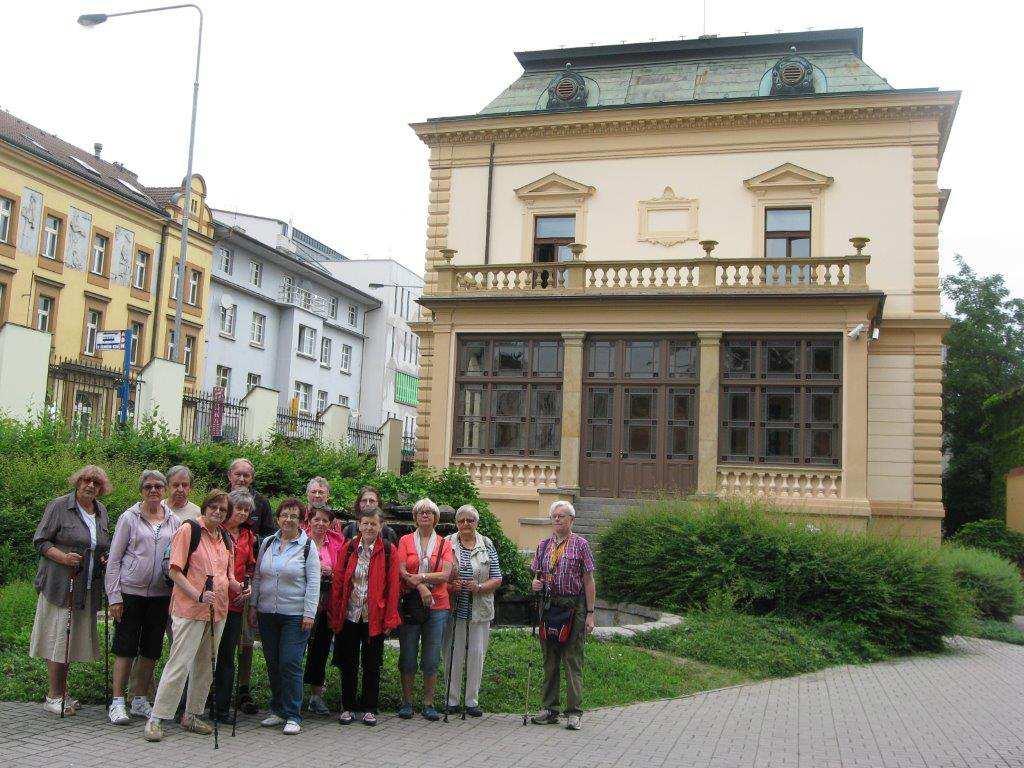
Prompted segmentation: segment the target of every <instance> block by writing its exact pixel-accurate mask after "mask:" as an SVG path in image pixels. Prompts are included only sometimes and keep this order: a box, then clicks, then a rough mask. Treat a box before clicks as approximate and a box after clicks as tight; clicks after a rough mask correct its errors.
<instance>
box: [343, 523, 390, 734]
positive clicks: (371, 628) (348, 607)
mask: <svg viewBox="0 0 1024 768" xmlns="http://www.w3.org/2000/svg"><path fill="white" fill-rule="evenodd" d="M382 525H383V522H382V520H381V514H380V510H379V509H377V508H376V507H374V508H372V509H368V510H366V511H365V512H363V513H362V515H361V516H360V518H359V538H357V539H352V541H349V542H346V543H345V548H344V550H343V551H342V552H341V554H340V555H339V561H338V565H337V567H336V568H335V572H336V573H337V576H336V578H335V580H334V583H333V585H332V589H331V594H330V601H329V605H328V612H329V616H330V624H331V629H332V630H333V631H334V632H335V633H336V634H337V639H336V640H335V641H334V665H335V666H336V667H339V668H340V669H341V710H342V711H341V714H340V715H339V716H338V722H339V723H341V724H342V725H348V724H349V723H351V722H353V721H354V720H355V715H354V714H353V713H354V712H362V713H363V725H370V726H373V725H376V724H377V704H378V700H379V698H380V668H381V663H382V661H383V660H384V637H385V636H386V635H387V633H388V632H390V631H391V630H393V629H395V628H397V627H398V626H399V625H400V624H401V623H402V619H401V617H399V615H398V558H397V557H396V556H395V553H394V551H393V550H394V547H393V546H392V545H391V544H390V543H389V542H388V541H385V540H384V538H383V537H382V536H381V535H380V531H381V527H382ZM360 667H361V668H362V672H363V691H362V695H361V696H358V697H357V696H356V685H357V682H358V680H359V670H360Z"/></svg>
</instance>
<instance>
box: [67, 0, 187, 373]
mask: <svg viewBox="0 0 1024 768" xmlns="http://www.w3.org/2000/svg"><path fill="white" fill-rule="evenodd" d="M179 8H194V9H195V11H196V13H198V14H199V37H198V41H197V43H196V75H195V82H194V83H193V85H192V121H191V124H190V125H189V132H188V166H187V170H186V171H185V200H184V202H183V204H182V211H181V253H180V255H179V257H178V297H177V303H176V306H175V309H174V359H175V361H178V360H181V359H182V355H183V352H182V350H183V349H184V347H185V345H184V344H183V343H182V340H181V312H182V308H183V302H184V300H185V257H186V255H187V254H188V220H189V217H190V216H191V215H192V151H193V148H194V147H195V143H196V107H197V106H198V103H199V59H200V56H201V55H202V52H203V10H202V9H201V8H200V7H199V6H198V5H194V4H192V3H185V4H183V5H164V6H161V7H159V8H143V9H141V10H138V11H121V12H120V13H87V14H84V15H82V16H79V17H78V23H79V24H81V25H82V26H83V27H85V28H87V29H88V28H91V27H95V26H98V25H100V24H102V23H103V22H105V21H107V20H108V19H113V18H115V17H117V16H137V15H139V14H141V13H157V12H159V11H175V10H178V9H179ZM161 258H163V254H161Z"/></svg>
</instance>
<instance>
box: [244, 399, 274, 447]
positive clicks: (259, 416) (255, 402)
mask: <svg viewBox="0 0 1024 768" xmlns="http://www.w3.org/2000/svg"><path fill="white" fill-rule="evenodd" d="M280 396H281V393H280V392H278V391H277V390H276V389H270V388H269V387H253V388H252V389H250V390H249V392H248V393H247V394H246V395H245V397H243V398H242V405H244V406H245V409H246V410H245V416H244V417H243V418H242V436H243V437H244V439H246V440H252V441H254V442H264V443H268V442H270V441H271V440H272V439H273V438H274V433H275V432H277V403H278V400H279V398H280Z"/></svg>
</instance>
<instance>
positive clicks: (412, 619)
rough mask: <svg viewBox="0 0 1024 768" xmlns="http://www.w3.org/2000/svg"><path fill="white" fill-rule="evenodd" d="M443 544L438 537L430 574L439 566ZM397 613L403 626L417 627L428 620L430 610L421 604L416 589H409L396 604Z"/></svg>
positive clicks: (443, 540) (420, 598)
mask: <svg viewBox="0 0 1024 768" xmlns="http://www.w3.org/2000/svg"><path fill="white" fill-rule="evenodd" d="M444 543H445V539H444V537H442V536H438V537H437V549H436V550H435V551H434V569H433V571H431V573H434V572H435V571H437V567H438V566H439V565H440V564H441V550H442V549H444ZM398 613H399V615H400V616H401V617H402V623H403V624H415V625H417V626H419V625H423V624H426V623H427V619H429V618H430V608H429V607H428V606H426V605H424V604H423V598H422V597H420V593H419V590H418V589H409V590H407V591H406V592H404V593H403V594H402V599H401V600H399V602H398Z"/></svg>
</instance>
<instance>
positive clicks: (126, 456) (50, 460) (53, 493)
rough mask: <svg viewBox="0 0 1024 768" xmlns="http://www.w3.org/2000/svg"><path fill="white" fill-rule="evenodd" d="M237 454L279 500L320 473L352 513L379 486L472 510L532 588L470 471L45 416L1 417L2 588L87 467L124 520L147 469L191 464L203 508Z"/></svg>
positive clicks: (508, 570)
mask: <svg viewBox="0 0 1024 768" xmlns="http://www.w3.org/2000/svg"><path fill="white" fill-rule="evenodd" d="M239 456H244V457H246V458H248V459H249V460H250V461H251V462H252V463H253V466H254V467H255V470H256V478H257V481H256V487H257V489H258V490H259V491H260V492H261V493H263V494H265V495H266V496H267V497H268V498H270V499H271V500H277V499H281V498H284V497H286V496H298V497H300V498H301V497H304V496H305V493H306V483H307V482H308V480H309V478H311V477H314V476H316V475H321V476H323V477H326V478H327V480H328V481H329V482H330V484H331V497H332V504H333V505H335V506H343V505H344V506H351V505H352V502H353V501H354V500H355V495H356V492H357V491H358V489H359V487H360V486H362V485H367V484H370V485H377V486H379V487H380V488H381V493H382V495H383V497H384V499H385V500H393V501H397V502H400V503H405V502H410V503H411V502H413V501H415V500H416V499H418V498H421V497H423V496H429V497H430V498H432V499H434V500H435V501H436V502H437V503H438V504H447V505H450V506H454V507H459V506H460V505H462V504H473V505H474V506H476V508H477V509H478V510H479V511H480V528H479V530H480V532H481V533H483V534H485V535H486V536H488V537H490V538H491V539H492V540H493V541H494V545H495V548H496V549H497V550H498V559H499V561H500V563H501V568H502V572H503V573H504V574H505V583H506V584H508V585H509V586H510V587H511V588H512V589H515V590H519V591H522V590H525V589H526V586H527V584H528V581H529V579H528V576H527V571H526V567H525V564H524V563H523V561H522V557H521V556H520V554H519V552H518V551H517V549H516V546H515V544H514V543H513V542H512V541H511V540H509V539H508V537H507V536H505V534H504V533H503V532H502V530H501V525H500V523H499V522H498V519H497V518H496V517H495V516H494V515H493V514H492V513H491V511H490V509H489V508H488V506H487V503H486V502H485V501H484V500H483V499H481V498H480V496H479V494H478V492H477V489H476V487H475V486H474V485H473V483H472V481H471V480H470V479H469V475H468V474H467V473H466V471H465V470H463V469H460V468H456V467H449V468H446V469H443V470H431V469H423V468H421V469H417V470H416V471H414V472H412V473H411V474H408V475H404V476H401V477H399V476H397V475H394V474H391V473H379V472H378V471H377V468H376V463H375V461H374V459H373V457H368V456H361V455H359V454H357V453H356V452H355V451H354V450H351V449H345V450H337V449H334V448H330V447H327V446H324V445H322V444H320V443H318V442H316V441H311V440H310V441H292V442H286V441H282V440H276V441H274V442H273V443H272V444H270V445H269V446H264V445H261V444H258V443H246V444H243V445H233V444H228V443H200V444H192V443H188V442H186V441H184V440H182V439H181V438H180V437H177V436H174V435H170V434H169V433H167V431H166V430H163V429H160V428H159V427H157V426H155V425H153V424H144V425H143V426H142V427H141V428H139V429H128V430H115V431H114V432H113V433H112V434H111V435H110V436H109V437H101V436H93V435H90V436H86V437H79V436H76V435H74V434H72V433H70V432H69V431H68V430H67V429H66V428H65V427H64V425H63V424H62V423H59V422H55V421H53V420H51V419H45V418H43V419H40V420H38V421H36V422H33V423H23V422H18V421H14V420H11V419H2V418H0V584H4V583H8V582H10V581H13V580H14V579H15V578H24V577H28V576H30V575H31V573H32V572H34V570H35V567H36V563H37V555H36V553H35V550H34V549H33V548H32V534H33V533H34V531H35V528H36V525H37V524H38V523H39V517H40V515H41V514H42V510H43V508H44V506H45V505H46V503H47V502H49V501H50V500H51V499H53V498H55V497H57V496H59V495H61V494H64V493H67V492H68V485H67V478H68V477H70V476H71V475H72V474H73V473H74V472H75V471H77V470H78V469H79V468H81V467H82V466H83V465H84V464H99V465H100V466H102V467H103V468H104V469H105V470H106V471H107V474H108V475H109V476H110V480H111V482H112V483H113V485H114V491H113V492H112V493H111V494H109V495H108V496H106V497H104V499H103V502H104V504H105V505H106V506H107V509H108V510H109V511H110V514H111V517H112V518H113V519H115V520H116V519H117V517H118V515H120V514H121V512H123V511H124V510H125V509H127V508H128V507H129V506H131V505H132V504H134V503H135V502H136V501H137V500H138V498H139V493H138V480H139V474H140V472H141V471H142V470H143V469H145V468H147V467H153V468H157V469H160V470H161V471H165V470H167V469H168V468H169V467H171V466H172V465H174V464H186V465H187V466H188V467H189V468H190V469H191V470H192V472H193V474H194V476H195V482H194V483H193V489H192V499H193V501H196V502H198V501H200V500H201V499H202V497H203V495H204V494H205V493H206V491H207V490H208V489H209V488H212V487H222V488H223V487H225V486H226V484H227V469H228V466H229V465H230V463H231V461H232V460H233V459H235V458H237V457H239Z"/></svg>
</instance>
